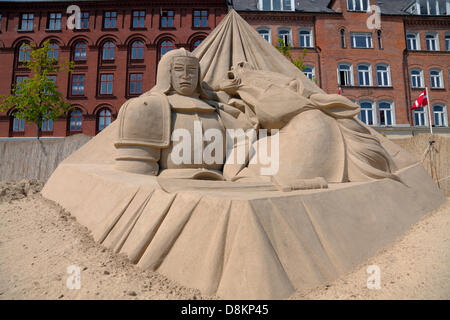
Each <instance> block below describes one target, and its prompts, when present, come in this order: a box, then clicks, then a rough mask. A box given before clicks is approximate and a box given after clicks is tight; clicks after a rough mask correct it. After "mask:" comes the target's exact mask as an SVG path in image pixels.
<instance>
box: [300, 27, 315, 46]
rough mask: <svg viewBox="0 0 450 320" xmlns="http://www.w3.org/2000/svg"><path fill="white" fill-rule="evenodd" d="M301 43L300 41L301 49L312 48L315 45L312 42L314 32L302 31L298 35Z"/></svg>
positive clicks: (309, 30)
mask: <svg viewBox="0 0 450 320" xmlns="http://www.w3.org/2000/svg"><path fill="white" fill-rule="evenodd" d="M298 37H299V41H300V47H302V48H305V47H306V48H310V47H312V46H313V45H312V44H313V41H312V31H311V29H308V30H300V31H299V33H298Z"/></svg>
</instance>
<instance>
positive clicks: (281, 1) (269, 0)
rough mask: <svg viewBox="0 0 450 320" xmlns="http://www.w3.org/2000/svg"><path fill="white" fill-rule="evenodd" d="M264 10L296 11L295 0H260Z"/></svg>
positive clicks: (260, 6)
mask: <svg viewBox="0 0 450 320" xmlns="http://www.w3.org/2000/svg"><path fill="white" fill-rule="evenodd" d="M258 8H259V10H262V11H295V3H294V0H258Z"/></svg>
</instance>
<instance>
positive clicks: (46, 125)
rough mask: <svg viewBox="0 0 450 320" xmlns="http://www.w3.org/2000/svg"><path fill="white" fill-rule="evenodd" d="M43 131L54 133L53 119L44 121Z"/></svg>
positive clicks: (42, 124)
mask: <svg viewBox="0 0 450 320" xmlns="http://www.w3.org/2000/svg"><path fill="white" fill-rule="evenodd" d="M41 130H42V131H46V132H49V131H53V120H52V119H44V120H42V123H41Z"/></svg>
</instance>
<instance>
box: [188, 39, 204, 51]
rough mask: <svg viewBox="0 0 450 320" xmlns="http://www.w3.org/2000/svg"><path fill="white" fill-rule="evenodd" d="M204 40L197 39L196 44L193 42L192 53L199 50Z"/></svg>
mask: <svg viewBox="0 0 450 320" xmlns="http://www.w3.org/2000/svg"><path fill="white" fill-rule="evenodd" d="M202 41H203V39H197V40H195V41H194V42H192V45H191V51H194V50H195V49H197V47H198V46H199V45H200V43H202Z"/></svg>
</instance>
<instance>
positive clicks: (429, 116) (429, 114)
mask: <svg viewBox="0 0 450 320" xmlns="http://www.w3.org/2000/svg"><path fill="white" fill-rule="evenodd" d="M425 90H426V92H427V108H428V124H429V125H430V133H431V134H433V125H432V123H431V107H430V100H431V99H430V95H429V94H428V87H425Z"/></svg>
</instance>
